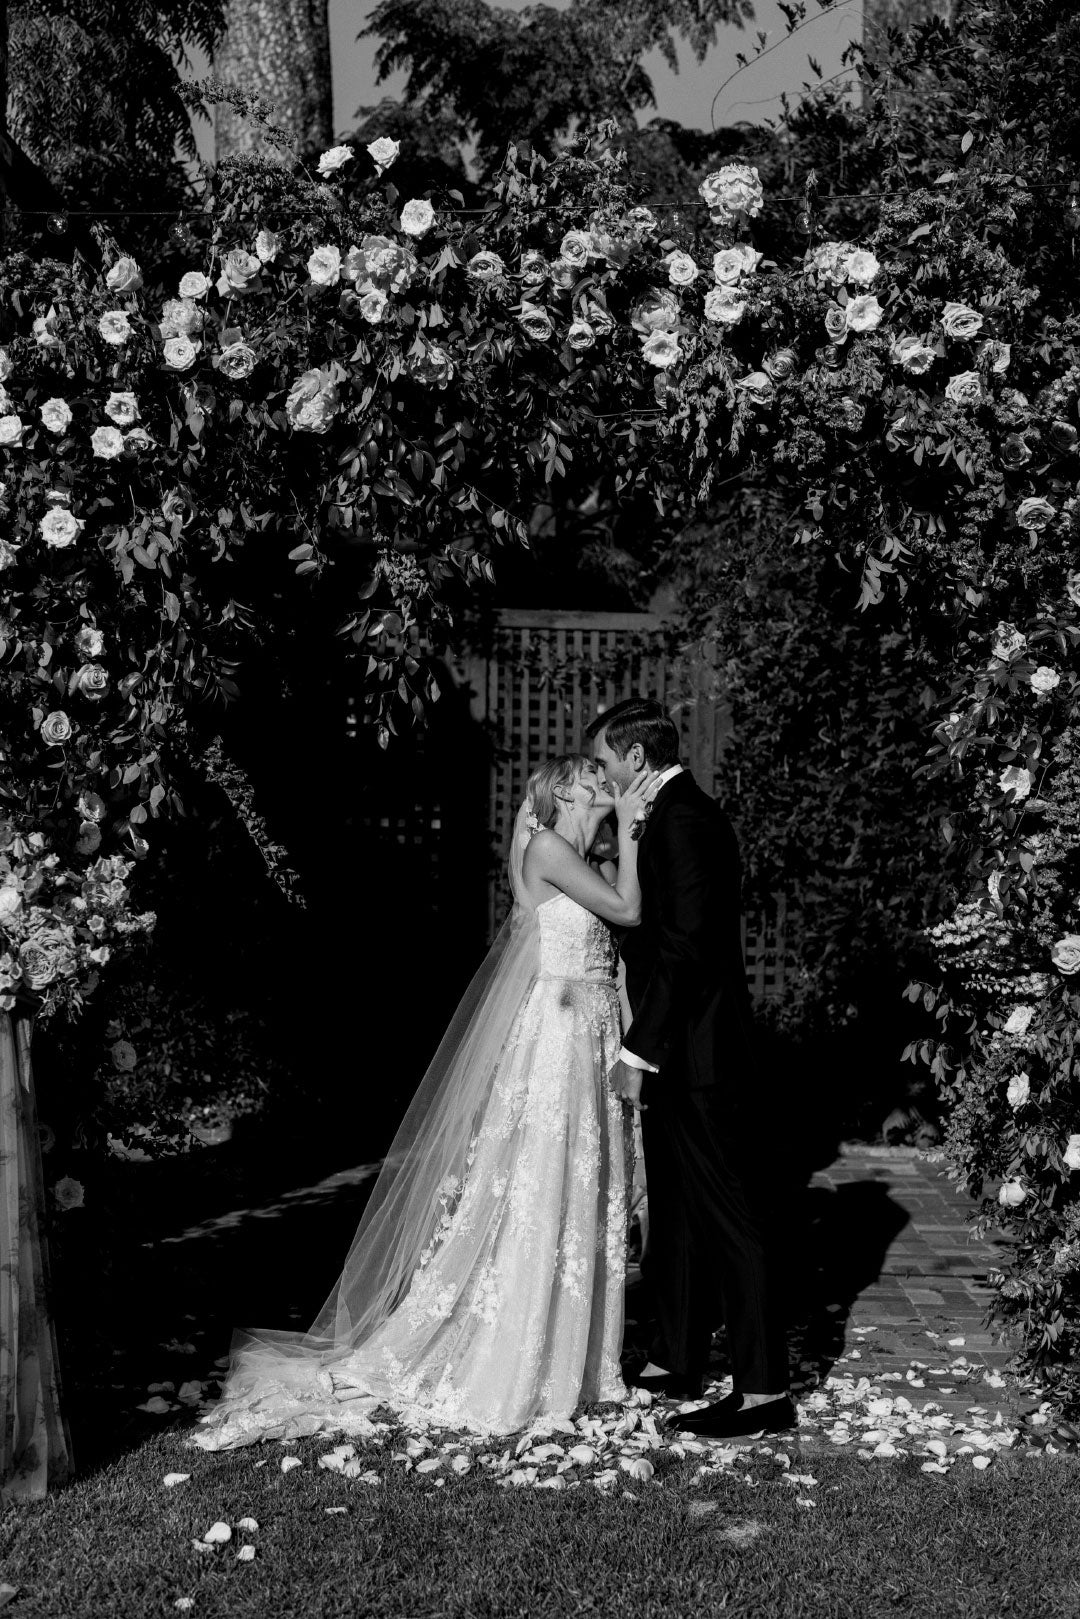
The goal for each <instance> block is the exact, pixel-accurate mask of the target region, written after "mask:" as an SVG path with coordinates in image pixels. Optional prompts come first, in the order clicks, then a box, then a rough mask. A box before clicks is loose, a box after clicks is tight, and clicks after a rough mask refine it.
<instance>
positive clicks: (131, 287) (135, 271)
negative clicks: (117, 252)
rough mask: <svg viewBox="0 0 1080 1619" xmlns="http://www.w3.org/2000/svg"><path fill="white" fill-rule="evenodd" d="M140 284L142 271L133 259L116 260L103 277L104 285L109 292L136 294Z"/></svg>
mask: <svg viewBox="0 0 1080 1619" xmlns="http://www.w3.org/2000/svg"><path fill="white" fill-rule="evenodd" d="M142 284H143V280H142V271H141V270H140V269H139V266H138V265H137V264H136V263H135V260H134V259H128V258H119V259H117V261H116V263H115V264H114V265H113V266H112V268H111V269H110V270H109V273H108V275H107V276H106V277H105V285H106V286H107V287H108V288H109V290H110V291H111V292H138V290H139V288H140V287H141V286H142Z"/></svg>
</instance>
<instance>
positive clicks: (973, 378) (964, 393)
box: [945, 371, 983, 405]
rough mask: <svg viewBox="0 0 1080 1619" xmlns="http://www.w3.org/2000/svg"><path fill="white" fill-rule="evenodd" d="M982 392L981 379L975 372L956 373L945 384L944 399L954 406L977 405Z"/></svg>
mask: <svg viewBox="0 0 1080 1619" xmlns="http://www.w3.org/2000/svg"><path fill="white" fill-rule="evenodd" d="M982 391H983V390H982V378H981V377H980V375H979V373H978V372H977V371H958V372H957V373H956V375H955V376H954V377H950V378H949V380H948V382H947V383H946V384H945V398H946V399H948V400H949V401H950V403H951V404H954V405H977V404H978V403H979V401H980V400H981V399H982Z"/></svg>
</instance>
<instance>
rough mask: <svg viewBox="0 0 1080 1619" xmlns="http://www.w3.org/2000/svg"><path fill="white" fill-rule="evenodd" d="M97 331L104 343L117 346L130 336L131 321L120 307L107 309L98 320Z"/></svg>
mask: <svg viewBox="0 0 1080 1619" xmlns="http://www.w3.org/2000/svg"><path fill="white" fill-rule="evenodd" d="M98 331H99V332H100V333H101V335H102V337H103V338H104V339H105V341H106V343H111V344H112V346H113V347H114V348H119V347H120V345H121V344H122V343H126V342H127V340H128V338H129V337H130V336H131V322H130V321H129V320H128V318H127V316H126V315H125V314H124V311H123V310H122V309H107V310H106V311H105V313H104V315H102V317H101V319H100V320H99V321H98Z"/></svg>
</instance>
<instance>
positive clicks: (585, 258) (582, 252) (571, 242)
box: [559, 230, 593, 270]
mask: <svg viewBox="0 0 1080 1619" xmlns="http://www.w3.org/2000/svg"><path fill="white" fill-rule="evenodd" d="M592 245H593V244H592V237H591V236H590V235H589V233H588V231H584V230H568V231H567V233H566V235H565V236H564V237H563V239H562V241H561V243H560V244H559V257H560V258H561V259H562V261H563V263H564V264H572V265H573V267H574V269H575V270H584V268H585V266H586V265H587V264H588V262H589V256H590V253H591V252H592Z"/></svg>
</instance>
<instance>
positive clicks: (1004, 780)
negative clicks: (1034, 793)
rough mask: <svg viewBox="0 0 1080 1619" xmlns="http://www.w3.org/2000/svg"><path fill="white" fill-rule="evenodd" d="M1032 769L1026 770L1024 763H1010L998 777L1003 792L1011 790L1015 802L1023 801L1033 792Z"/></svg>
mask: <svg viewBox="0 0 1080 1619" xmlns="http://www.w3.org/2000/svg"><path fill="white" fill-rule="evenodd" d="M1031 785H1032V778H1031V771H1030V770H1025V769H1024V767H1023V765H1009V766H1008V767H1007V768H1006V769H1005V770H1003V771H1002V772H1001V775H1000V776H999V777H998V786H999V787H1000V788H1001V791H1002V792H1003V793H1009V792H1011V793H1012V794H1013V800H1014V802H1015V803H1017V804H1019V803H1021V802H1022V801H1023V800H1024V799H1025V798H1027V797H1028V795H1029V794H1030V792H1031Z"/></svg>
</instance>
